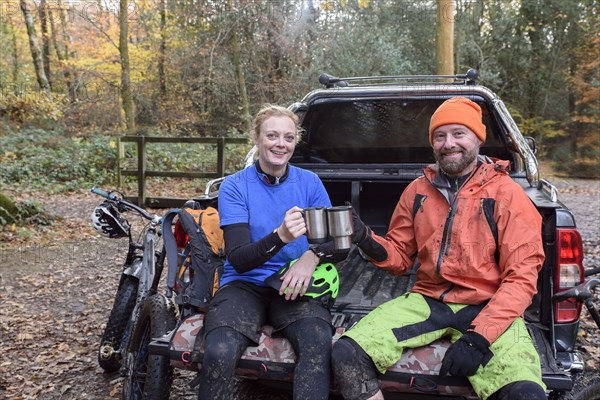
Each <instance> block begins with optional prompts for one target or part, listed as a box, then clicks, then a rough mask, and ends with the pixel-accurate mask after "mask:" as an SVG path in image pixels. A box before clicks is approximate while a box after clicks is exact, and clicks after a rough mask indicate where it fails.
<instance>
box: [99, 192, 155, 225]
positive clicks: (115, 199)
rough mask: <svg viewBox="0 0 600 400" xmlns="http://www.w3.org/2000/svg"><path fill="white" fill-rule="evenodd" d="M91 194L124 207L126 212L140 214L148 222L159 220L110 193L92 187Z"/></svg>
mask: <svg viewBox="0 0 600 400" xmlns="http://www.w3.org/2000/svg"><path fill="white" fill-rule="evenodd" d="M91 192H92V193H94V194H97V195H98V196H101V197H104V198H105V199H107V200H109V201H113V202H115V203H117V206H118V207H124V208H126V209H128V210H131V211H135V212H137V213H138V214H140V215H141V216H142V217H144V218H146V219H148V220H150V221H155V220H156V221H158V219H160V217H159V216H157V215H154V214H150V213H149V212H147V211H146V210H144V209H143V208H141V207H139V206H138V205H136V204H133V203H131V202H130V201H127V200H125V199H123V198H121V197H119V196H117V195H116V194H114V193H112V192H110V193H109V192H107V191H105V190H102V189H98V188H96V187H93V188H92V190H91Z"/></svg>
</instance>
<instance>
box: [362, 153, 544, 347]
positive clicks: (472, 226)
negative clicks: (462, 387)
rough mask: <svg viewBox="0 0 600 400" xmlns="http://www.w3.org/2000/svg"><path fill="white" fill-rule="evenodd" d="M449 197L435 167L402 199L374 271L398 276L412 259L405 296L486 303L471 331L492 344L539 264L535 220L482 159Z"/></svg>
mask: <svg viewBox="0 0 600 400" xmlns="http://www.w3.org/2000/svg"><path fill="white" fill-rule="evenodd" d="M480 160H481V161H482V162H483V163H482V164H481V165H480V166H479V167H478V168H477V169H476V170H475V171H474V172H473V173H472V174H471V176H470V177H469V178H467V180H466V181H465V182H464V184H463V185H462V186H461V187H460V189H459V191H458V192H457V193H456V195H455V196H454V198H453V199H452V196H448V190H447V189H446V188H445V187H444V186H446V187H448V186H449V185H448V183H447V181H446V180H445V179H440V176H439V174H437V165H430V166H428V167H427V168H426V169H425V171H424V172H425V175H424V176H422V177H420V178H418V179H416V180H415V181H413V182H412V183H411V184H410V185H409V186H408V187H407V188H406V190H405V191H404V192H403V193H402V196H401V197H400V201H399V202H398V204H397V206H396V209H395V210H394V214H393V216H392V220H391V222H390V228H389V231H388V233H387V234H386V236H385V238H383V237H381V236H377V235H375V234H373V238H374V239H375V240H376V241H377V242H379V243H380V244H381V245H383V246H384V247H385V249H386V250H387V253H388V258H387V259H386V260H384V261H382V262H375V261H373V262H374V264H375V265H377V266H378V267H381V268H383V269H386V270H388V271H389V272H391V273H392V274H402V273H404V272H406V271H407V270H408V269H410V268H411V267H412V266H413V263H414V258H415V257H416V256H418V257H419V261H420V262H421V266H420V267H419V269H418V271H417V282H416V284H415V286H414V287H413V289H412V291H413V292H417V293H421V294H423V295H425V296H429V297H433V298H436V299H438V300H441V301H444V302H447V303H460V304H481V303H483V302H485V301H488V300H489V302H488V303H487V305H486V306H485V307H484V308H483V310H482V311H481V313H480V314H479V315H478V316H477V317H476V318H475V320H474V321H473V324H472V325H473V326H474V331H475V332H477V333H479V334H481V335H483V336H484V337H485V338H486V339H488V341H489V342H490V343H492V342H494V341H495V340H496V338H498V336H500V335H501V334H502V333H503V332H504V331H505V330H506V329H507V328H508V326H509V325H510V324H511V323H512V322H513V321H514V320H515V319H516V318H517V317H519V316H522V315H523V313H524V311H525V309H526V308H527V306H529V305H530V304H531V301H532V298H533V295H534V294H535V293H536V282H537V276H538V272H539V270H540V269H541V267H542V264H543V262H544V250H543V245H542V237H541V229H542V218H541V216H540V214H539V213H538V211H537V210H536V208H535V207H534V205H533V204H532V202H531V200H530V199H529V198H528V197H527V195H526V194H525V192H524V191H523V189H522V188H521V187H520V186H519V185H518V184H517V183H516V182H515V181H513V180H512V178H511V177H510V176H509V175H508V162H506V161H496V162H495V163H493V162H492V161H491V160H489V159H487V160H484V159H483V158H481V157H480Z"/></svg>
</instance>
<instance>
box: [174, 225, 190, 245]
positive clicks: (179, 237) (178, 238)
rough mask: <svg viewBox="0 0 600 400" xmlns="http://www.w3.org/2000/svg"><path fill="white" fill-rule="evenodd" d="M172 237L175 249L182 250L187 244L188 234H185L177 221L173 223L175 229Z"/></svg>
mask: <svg viewBox="0 0 600 400" xmlns="http://www.w3.org/2000/svg"><path fill="white" fill-rule="evenodd" d="M173 235H174V236H175V242H177V248H178V249H183V248H184V247H185V245H186V244H187V242H188V234H187V233H185V230H184V229H183V227H182V226H181V223H180V222H179V220H177V222H175V229H174V230H173Z"/></svg>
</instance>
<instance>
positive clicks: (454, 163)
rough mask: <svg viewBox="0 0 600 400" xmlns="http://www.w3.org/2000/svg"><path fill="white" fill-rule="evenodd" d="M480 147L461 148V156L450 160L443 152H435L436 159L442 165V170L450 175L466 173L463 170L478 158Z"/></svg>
mask: <svg viewBox="0 0 600 400" xmlns="http://www.w3.org/2000/svg"><path fill="white" fill-rule="evenodd" d="M478 154H479V148H478V147H477V146H475V147H473V148H472V149H469V150H467V149H465V150H461V155H462V156H461V157H460V159H458V160H449V159H447V158H444V157H443V154H441V152H440V153H438V152H434V156H435V159H436V160H437V162H438V163H439V165H440V168H441V170H442V171H443V172H444V173H445V174H446V175H448V176H461V175H465V173H463V171H464V170H465V169H466V168H467V167H468V166H469V165H470V164H471V163H472V162H473V161H474V160H475V159H476V158H477V155H478Z"/></svg>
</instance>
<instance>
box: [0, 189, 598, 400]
mask: <svg viewBox="0 0 600 400" xmlns="http://www.w3.org/2000/svg"><path fill="white" fill-rule="evenodd" d="M553 183H555V184H556V185H557V187H558V189H559V193H560V199H561V200H562V201H563V202H564V203H565V204H566V205H567V206H569V207H570V208H571V209H572V210H573V212H574V213H575V216H576V218H577V223H578V227H579V229H580V232H581V233H582V236H583V238H584V246H585V249H584V250H585V254H586V259H585V266H586V267H588V268H591V267H598V266H600V181H582V180H561V179H554V180H553ZM20 196H21V197H22V199H27V198H36V199H37V200H38V201H40V202H42V203H43V205H44V208H45V210H46V211H47V212H48V213H49V214H51V215H54V216H56V218H55V219H54V221H53V223H52V225H50V226H47V227H44V228H43V230H41V231H37V230H32V229H30V230H27V231H26V233H27V234H25V235H24V234H23V232H22V231H18V229H19V228H10V227H9V228H5V230H4V231H3V232H2V245H1V247H0V268H1V270H0V348H1V352H2V357H1V358H0V398H6V399H23V400H25V399H44V400H46V399H48V400H52V399H78V400H79V399H90V400H100V399H116V398H120V390H121V378H120V377H119V375H118V374H104V373H103V371H102V370H101V369H100V367H98V364H97V361H96V352H97V346H98V343H99V340H100V336H101V335H102V331H103V328H104V324H105V321H106V319H107V317H108V313H109V311H110V307H111V305H112V300H113V297H114V293H115V291H116V286H117V283H118V279H119V275H120V265H121V264H122V263H123V257H124V255H125V252H126V248H127V242H126V240H125V239H123V240H109V239H104V238H102V237H100V236H99V235H97V234H96V233H95V232H94V231H93V230H92V229H91V228H90V226H89V223H88V218H89V215H90V213H91V211H92V209H93V207H94V206H95V205H96V204H97V203H98V202H99V198H98V197H96V196H93V195H91V194H88V193H87V192H86V191H82V192H79V193H71V194H69V195H52V196H47V195H43V196H39V195H35V194H20ZM137 223H138V224H139V223H140V222H139V221H138V222H137ZM580 339H581V340H580V341H579V345H578V350H579V351H580V352H581V353H582V355H583V356H584V358H585V359H586V364H587V367H588V370H589V372H587V373H586V375H585V376H584V379H583V382H586V381H589V380H590V379H591V378H593V377H597V376H598V375H599V374H600V372H599V371H600V365H599V363H600V361H599V360H600V334H599V333H598V331H597V328H596V327H595V325H593V322H592V321H591V319H590V318H589V316H587V314H585V312H584V317H583V322H582V329H581V331H580ZM192 378H193V376H192V375H190V374H187V373H182V372H180V371H177V372H176V380H175V384H174V388H173V391H172V395H171V398H177V399H193V398H195V396H194V395H193V393H191V392H190V391H189V390H186V388H185V385H186V384H187V382H188V381H189V380H191V379H192Z"/></svg>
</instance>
